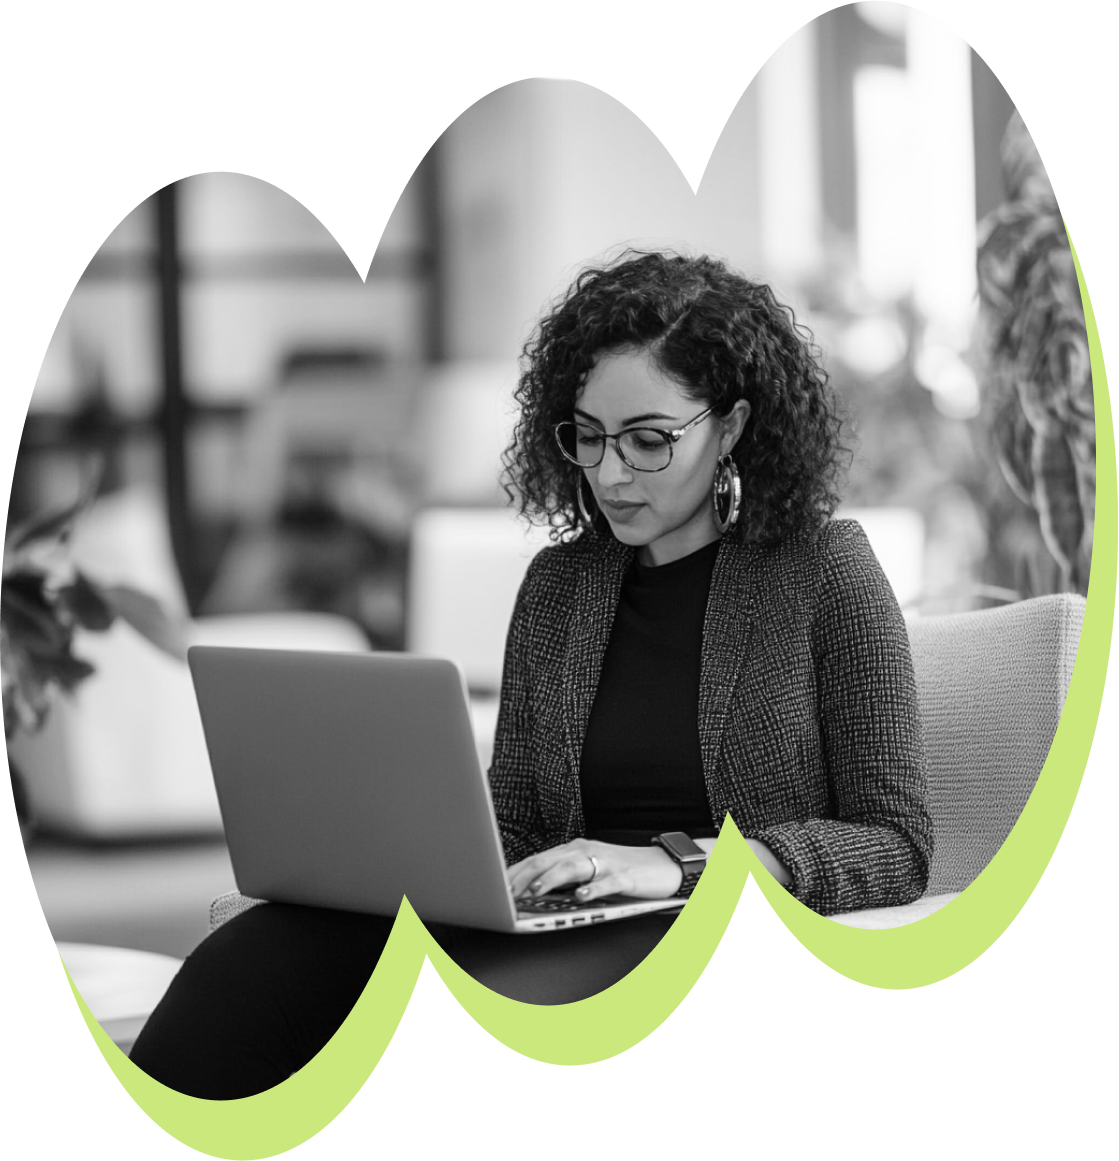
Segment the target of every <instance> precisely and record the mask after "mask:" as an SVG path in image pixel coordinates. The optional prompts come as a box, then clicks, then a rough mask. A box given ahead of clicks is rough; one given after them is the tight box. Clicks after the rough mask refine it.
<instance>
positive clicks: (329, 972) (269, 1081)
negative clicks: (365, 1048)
mask: <svg viewBox="0 0 1119 1161" xmlns="http://www.w3.org/2000/svg"><path fill="white" fill-rule="evenodd" d="M672 918H673V915H672V913H663V912H661V913H655V914H652V915H643V916H639V917H637V918H635V919H626V920H619V921H618V922H615V923H604V924H599V925H596V926H593V927H583V928H576V929H575V930H571V929H568V930H564V931H557V932H547V933H541V934H539V935H503V934H498V933H495V932H488V931H475V930H471V929H467V928H459V927H450V926H446V925H440V924H432V925H430V926H429V929H430V931H431V934H432V935H433V936H434V937H435V939H436V940H437V941H438V942H439V944H440V946H441V947H442V948H443V949H444V950H445V951H446V952H447V953H448V955H450V956H451V957H452V958H453V959H454V960H455V961H456V962H457V963H458V964H459V966H461V967H462V968H463V970H464V971H466V972H467V973H469V974H470V975H471V976H473V977H474V978H475V979H476V980H478V981H479V982H480V983H483V984H485V985H486V986H487V987H489V988H491V989H492V990H493V991H496V992H499V993H500V994H502V995H505V996H508V997H510V998H511V999H515V1000H522V1001H525V1002H527V1003H533V1004H565V1003H570V1002H572V1001H575V1000H582V999H585V998H586V997H587V996H592V995H595V994H596V993H597V992H601V991H603V990H604V989H605V988H608V987H610V985H611V984H614V983H616V982H617V981H618V980H620V979H621V978H622V977H623V976H625V975H627V974H628V973H629V972H630V971H631V970H632V969H633V968H634V967H636V966H637V964H639V963H640V962H641V960H643V959H644V958H645V956H646V955H648V954H649V952H650V951H652V949H653V948H654V947H655V946H656V944H657V943H658V942H659V941H660V939H661V937H662V936H663V935H664V933H665V932H666V931H667V930H668V928H669V926H670V925H671V923H672ZM391 929H392V920H391V919H384V918H381V917H378V916H374V915H358V914H355V913H353V912H348V911H330V910H325V909H322V908H317V907H295V906H289V905H286V904H279V903H269V904H267V905H265V906H261V907H254V908H253V909H252V910H250V911H247V912H245V913H243V914H242V915H239V916H237V918H236V919H233V920H231V921H230V922H229V923H226V924H225V925H224V926H222V927H220V928H218V930H217V931H215V932H214V933H213V934H211V935H210V936H209V937H208V938H207V939H205V940H203V942H202V943H201V944H199V946H198V947H197V948H195V950H194V951H193V952H192V953H191V954H190V955H189V956H188V957H187V959H186V962H185V963H184V964H183V967H182V969H181V971H180V972H179V974H178V975H177V976H176V977H175V979H174V980H173V981H172V983H171V986H170V988H168V990H167V994H166V995H165V996H164V997H163V999H162V1000H160V1002H159V1004H158V1006H157V1007H156V1009H155V1011H154V1012H153V1013H152V1015H151V1018H150V1019H149V1020H148V1022H147V1024H146V1025H145V1026H144V1029H143V1031H142V1032H141V1033H140V1035H139V1037H138V1038H137V1040H136V1043H135V1045H134V1046H133V1049H132V1054H131V1056H132V1060H133V1062H134V1063H135V1064H136V1065H137V1066H139V1067H140V1068H142V1069H143V1070H144V1072H146V1073H147V1074H148V1075H149V1076H152V1077H154V1078H155V1079H156V1080H158V1081H160V1082H161V1083H163V1084H165V1085H167V1086H168V1087H170V1088H173V1089H176V1090H177V1091H179V1092H182V1093H186V1094H187V1095H188V1096H195V1097H203V1098H206V1099H209V1100H230V1099H233V1098H236V1097H244V1096H251V1095H253V1094H254V1093H258V1092H263V1091H264V1090H265V1089H269V1088H272V1087H273V1086H274V1085H276V1084H279V1083H280V1081H282V1080H285V1079H286V1078H287V1077H288V1076H290V1075H291V1074H292V1073H293V1072H295V1071H297V1070H298V1069H300V1068H302V1067H303V1065H304V1064H306V1063H307V1062H308V1061H309V1060H310V1059H311V1058H312V1057H313V1056H315V1055H316V1054H317V1053H318V1052H319V1051H320V1049H322V1048H323V1047H324V1045H325V1044H326V1042H327V1041H328V1040H329V1039H330V1037H331V1036H332V1035H333V1034H334V1033H335V1031H337V1029H338V1028H339V1027H340V1025H341V1024H342V1022H343V1020H345V1018H346V1016H347V1015H348V1014H349V1012H350V1009H351V1008H353V1006H354V1004H355V1003H356V1002H357V999H358V997H359V996H360V995H361V992H362V990H363V989H364V987H365V985H366V983H367V982H368V980H369V976H370V975H371V973H372V971H373V969H374V967H376V965H377V960H378V959H379V958H380V955H381V951H382V950H383V948H384V946H385V943H386V941H387V940H388V936H389V932H390V931H391Z"/></svg>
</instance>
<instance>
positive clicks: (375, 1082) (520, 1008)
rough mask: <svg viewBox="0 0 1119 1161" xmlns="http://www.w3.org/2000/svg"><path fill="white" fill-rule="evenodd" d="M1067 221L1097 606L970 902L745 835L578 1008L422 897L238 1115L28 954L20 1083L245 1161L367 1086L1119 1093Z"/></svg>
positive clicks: (1087, 262) (7, 1014) (1102, 304)
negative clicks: (892, 903)
mask: <svg viewBox="0 0 1119 1161" xmlns="http://www.w3.org/2000/svg"><path fill="white" fill-rule="evenodd" d="M1066 225H1067V229H1068V235H1069V240H1070V243H1071V246H1073V253H1074V257H1075V259H1076V269H1077V275H1078V277H1080V284H1081V291H1082V295H1083V301H1084V309H1085V317H1086V322H1088V334H1089V344H1090V348H1091V358H1092V372H1093V381H1095V392H1096V416H1097V441H1098V448H1099V450H1098V456H1097V462H1098V477H1097V514H1096V521H1097V524H1096V539H1095V554H1093V561H1092V579H1091V587H1090V591H1089V597H1088V611H1086V614H1085V620H1084V630H1083V636H1082V639H1081V647H1080V654H1078V657H1077V662H1076V669H1075V672H1074V676H1073V684H1071V688H1070V691H1069V698H1068V702H1067V705H1066V708H1064V714H1063V716H1062V719H1061V724H1060V728H1059V730H1057V734H1056V738H1055V741H1054V744H1053V749H1052V751H1051V753H1049V758H1048V762H1047V763H1046V766H1045V770H1044V772H1042V774H1041V778H1040V780H1039V783H1038V786H1037V788H1035V791H1034V792H1033V795H1032V796H1031V799H1030V802H1028V805H1027V807H1026V809H1025V812H1024V814H1023V816H1021V819H1020V821H1019V823H1018V825H1017V827H1016V828H1015V830H1013V832H1012V834H1011V836H1010V838H1009V839H1008V842H1006V843H1005V845H1004V846H1003V849H1002V850H1001V852H999V853H998V856H997V857H996V858H995V860H994V861H992V863H991V864H990V866H989V867H988V868H987V871H984V872H983V874H982V875H981V877H980V878H979V879H977V880H976V882H975V884H974V885H973V886H972V887H969V888H968V890H967V892H965V894H963V895H962V896H961V897H960V899H958V900H956V901H954V902H953V903H951V904H950V906H948V907H947V908H945V909H944V910H941V911H939V913H937V914H936V915H933V916H931V917H930V918H927V920H924V921H922V922H921V923H916V924H912V925H910V926H905V928H898V929H894V930H887V931H862V930H858V929H850V928H845V926H842V925H839V924H837V923H832V922H831V921H829V920H825V918H821V917H820V916H816V915H814V914H813V913H810V911H808V910H807V909H804V908H803V907H801V904H800V903H797V902H795V901H794V900H793V899H792V897H790V896H788V895H787V894H786V893H785V892H784V889H782V888H780V887H779V886H778V885H777V882H775V881H774V880H772V879H770V878H768V875H766V874H765V872H763V871H761V870H760V866H759V864H758V863H757V861H756V860H755V859H753V857H752V856H751V853H750V852H749V850H748V848H746V846H745V843H743V841H742V839H741V837H739V836H738V834H737V831H735V830H734V827H732V824H728V827H727V828H725V829H724V831H723V836H722V838H721V839H720V843H719V845H717V848H716V850H715V853H714V856H713V857H712V860H710V865H709V867H708V871H707V873H706V874H705V875H703V879H702V881H701V885H700V887H699V889H698V890H696V892H695V895H694V896H693V899H692V901H691V903H690V904H688V907H687V909H686V910H685V911H684V913H683V915H681V916H680V918H679V920H678V921H677V923H676V924H674V925H673V926H672V929H671V931H670V932H669V935H667V937H666V938H665V939H664V942H663V943H662V944H660V946H659V947H658V949H657V950H656V952H655V953H654V954H652V956H651V957H650V958H649V959H648V960H647V961H645V962H644V964H643V965H642V966H641V967H640V968H637V971H635V972H634V973H633V974H631V975H630V976H628V978H627V979H625V980H622V981H621V982H620V983H619V985H616V986H615V987H614V988H612V989H611V990H609V991H607V993H605V994H602V995H600V996H595V997H594V998H592V1000H587V1001H584V1002H582V1003H579V1004H573V1005H564V1007H558V1008H534V1007H532V1005H526V1004H519V1003H514V1002H512V1001H508V1000H505V998H503V997H500V996H497V995H494V994H492V993H490V991H488V990H486V989H485V988H483V987H481V986H479V985H477V983H475V982H474V980H471V979H470V978H469V976H467V975H464V974H463V973H462V972H461V971H460V969H459V968H457V967H456V966H455V965H454V964H453V962H452V961H450V960H448V959H447V958H446V956H445V954H443V953H442V951H441V950H440V949H439V946H438V945H436V944H435V943H434V942H433V940H432V939H431V938H429V937H428V935H427V932H426V930H425V929H424V926H423V924H421V923H420V922H419V921H418V920H417V918H416V916H414V914H413V913H412V911H411V910H410V909H409V908H407V907H406V906H405V908H404V911H403V913H402V916H400V920H399V921H398V923H397V925H396V928H395V930H394V933H392V938H391V939H390V942H389V946H388V949H387V951H385V953H384V956H383V957H382V960H381V964H380V965H378V967H377V971H376V972H375V973H374V976H373V979H371V980H370V982H369V986H368V987H367V988H366V991H364V994H363V996H362V998H361V1001H360V1002H359V1004H358V1007H356V1008H355V1009H354V1011H353V1012H352V1014H351V1016H349V1018H348V1019H347V1022H346V1024H345V1025H344V1026H342V1029H341V1030H340V1031H339V1033H338V1034H337V1036H335V1037H334V1039H333V1040H332V1041H331V1044H330V1045H327V1047H326V1048H325V1050H324V1051H323V1053H320V1055H319V1057H318V1058H316V1060H313V1061H312V1062H311V1063H310V1065H309V1066H308V1067H306V1068H305V1069H303V1070H302V1072H301V1073H299V1074H297V1075H296V1076H294V1077H291V1079H290V1080H289V1081H287V1082H286V1083H283V1084H282V1086H279V1087H277V1088H276V1089H273V1090H272V1091H269V1093H266V1094H262V1095H260V1096H257V1097H252V1098H250V1099H246V1101H233V1102H212V1103H211V1102H204V1101H195V1099H190V1098H187V1097H182V1096H180V1095H179V1094H176V1093H173V1091H169V1090H167V1089H164V1088H163V1087H161V1086H159V1084H157V1083H154V1082H153V1081H151V1080H150V1079H149V1077H147V1076H146V1075H145V1074H143V1073H142V1072H140V1070H139V1069H137V1068H135V1067H133V1066H132V1065H131V1062H130V1061H128V1060H127V1059H125V1058H124V1057H123V1055H122V1054H121V1053H120V1052H118V1051H117V1048H116V1047H115V1046H114V1045H113V1043H111V1041H110V1040H109V1038H108V1037H107V1036H106V1034H104V1033H103V1032H102V1031H101V1029H100V1026H99V1025H98V1024H96V1023H95V1022H94V1019H93V1017H92V1016H91V1015H89V1011H88V1009H87V1008H86V1007H85V1004H84V1002H82V1001H81V998H80V996H79V994H78V993H77V990H75V989H74V987H73V985H72V983H71V981H70V978H68V975H67V974H66V971H65V968H64V967H63V964H62V960H60V958H59V956H58V953H57V952H55V951H6V952H5V953H3V957H2V1001H0V1003H2V1008H0V1043H2V1086H9V1084H10V1086H14V1087H17V1086H21V1084H28V1083H63V1082H67V1083H91V1084H92V1083H120V1084H121V1086H123V1088H124V1089H125V1090H127V1091H128V1094H129V1095H130V1097H131V1098H132V1099H133V1101H135V1102H136V1104H137V1106H138V1108H139V1109H142V1110H143V1111H144V1112H146V1113H147V1115H149V1116H150V1117H151V1118H152V1120H154V1122H156V1123H157V1124H158V1125H160V1126H161V1127H163V1128H164V1130H165V1131H167V1132H168V1133H171V1134H172V1135H173V1137H175V1138H178V1139H179V1140H181V1141H182V1142H183V1144H186V1145H188V1146H189V1147H192V1148H194V1149H197V1151H200V1152H203V1153H209V1154H211V1155H221V1156H226V1158H237V1156H257V1158H260V1156H267V1155H274V1154H276V1153H281V1152H284V1151H287V1149H291V1148H294V1147H296V1146H297V1145H299V1144H302V1142H303V1141H304V1140H306V1139H308V1138H310V1137H312V1135H313V1134H316V1133H317V1132H318V1131H319V1130H322V1128H323V1127H324V1126H325V1125H326V1124H329V1123H330V1122H331V1120H333V1119H334V1117H337V1116H338V1113H339V1112H341V1111H342V1110H344V1109H346V1106H347V1105H348V1103H349V1102H351V1101H352V1099H353V1098H354V1095H355V1094H356V1093H358V1091H359V1090H360V1089H361V1088H362V1086H364V1084H370V1086H389V1084H404V1086H416V1087H417V1088H423V1087H425V1086H432V1084H449V1086H478V1084H481V1086H486V1084H493V1086H500V1084H542V1086H559V1084H576V1086H590V1084H611V1086H641V1084H713V1086H714V1084H720V1086H728V1084H731V1086H742V1087H743V1088H748V1089H749V1088H750V1087H751V1086H760V1084H782V1086H790V1087H795V1086H802V1084H829V1086H831V1084H835V1086H839V1084H856V1086H867V1087H868V1088H872V1089H873V1088H874V1087H875V1086H881V1084H916V1086H937V1084H946V1086H963V1084H987V1086H1008V1087H1013V1086H1023V1084H1044V1086H1089V1084H1093V1086H1099V1084H1105V1086H1113V1084H1114V1082H1116V1079H1117V1063H1119V1036H1117V1034H1116V1033H1117V1026H1116V1023H1117V1021H1116V1017H1117V1000H1119V908H1116V906H1114V900H1116V897H1117V894H1119V861H1117V859H1116V858H1114V851H1116V836H1117V834H1119V724H1114V723H1117V722H1119V713H1117V709H1119V633H1117V610H1119V604H1117V593H1116V585H1114V579H1116V577H1117V576H1119V570H1117V567H1116V564H1117V562H1116V555H1117V545H1119V535H1117V528H1116V521H1117V507H1116V503H1114V496H1116V485H1114V478H1113V471H1114V468H1113V463H1114V462H1113V461H1112V460H1111V455H1112V454H1113V453H1110V452H1109V450H1107V449H1109V448H1112V447H1113V446H1114V444H1116V439H1117V392H1119V216H1117V215H1067V216H1066ZM374 1098H375V1097H374ZM440 1098H442V1097H440ZM496 1098H500V1096H499V1095H497V1096H496ZM614 1098H616V1097H614ZM763 1098H767V1097H763ZM807 1098H809V1099H817V1098H818V1097H815V1096H809V1097H807ZM909 1098H910V1099H912V1097H909ZM948 1098H950V1099H956V1098H958V1097H948Z"/></svg>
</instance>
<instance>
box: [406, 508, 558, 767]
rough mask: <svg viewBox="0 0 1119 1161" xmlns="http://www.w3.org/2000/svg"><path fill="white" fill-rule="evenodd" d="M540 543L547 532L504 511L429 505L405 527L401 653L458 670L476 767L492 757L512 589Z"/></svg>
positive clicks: (486, 764)
mask: <svg viewBox="0 0 1119 1161" xmlns="http://www.w3.org/2000/svg"><path fill="white" fill-rule="evenodd" d="M547 543H548V533H547V530H546V529H544V528H539V527H536V526H531V527H530V526H528V525H526V524H525V523H524V522H523V521H521V520H519V519H518V518H517V517H516V516H514V514H513V513H512V512H511V511H510V510H509V509H507V508H429V509H427V510H425V511H423V512H420V513H419V514H418V515H417V517H416V521H415V524H414V525H413V526H412V550H411V567H410V570H409V581H408V635H407V639H408V649H409V651H410V652H413V653H424V654H430V655H433V656H436V657H449V658H451V660H453V661H455V662H457V663H458V664H459V665H460V666H461V668H462V671H463V673H464V675H465V677H466V684H467V687H468V689H469V691H470V695H471V699H470V702H471V712H472V716H473V719H474V732H475V739H476V741H477V744H478V750H479V755H480V757H481V760H482V765H483V768H488V767H489V764H490V760H491V757H492V754H493V734H494V728H495V727H496V724H497V705H498V693H499V691H500V689H501V669H502V664H503V661H504V653H505V635H506V632H507V631H508V628H509V619H510V617H511V616H512V613H513V605H514V603H515V601H516V599H517V590H518V589H519V588H520V585H521V581H522V580H523V579H524V574H525V570H526V569H527V568H528V565H529V562H530V561H531V560H532V558H533V556H534V555H535V554H536V553H537V552H539V550H540V549H541V548H543V547H544V545H545V544H547Z"/></svg>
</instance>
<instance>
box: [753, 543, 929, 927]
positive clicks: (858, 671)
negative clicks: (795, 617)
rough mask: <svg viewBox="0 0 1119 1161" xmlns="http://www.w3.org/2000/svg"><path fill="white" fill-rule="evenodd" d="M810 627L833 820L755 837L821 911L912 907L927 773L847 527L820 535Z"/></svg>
mask: <svg viewBox="0 0 1119 1161" xmlns="http://www.w3.org/2000/svg"><path fill="white" fill-rule="evenodd" d="M825 537H826V540H827V543H826V544H825V548H824V552H823V557H824V559H823V567H822V569H821V570H820V572H821V584H820V586H819V589H818V596H817V602H816V614H815V619H814V622H813V655H814V660H815V665H816V682H817V704H818V707H819V729H820V733H821V740H822V743H823V756H824V762H825V766H826V776H827V779H828V785H829V792H830V795H831V799H832V802H833V806H834V817H833V818H826V819H809V820H804V821H797V822H788V823H783V824H778V825H775V826H772V827H769V828H767V829H765V830H763V831H759V832H757V833H756V837H757V838H759V839H760V840H761V841H763V842H765V843H766V844H768V845H769V846H770V848H771V849H772V850H773V851H774V853H775V854H776V855H777V857H778V858H780V859H781V861H782V862H783V863H785V865H786V866H788V867H789V869H790V870H791V872H792V875H793V882H792V884H791V885H790V890H791V891H792V892H793V894H794V895H795V896H796V897H797V898H798V899H800V900H801V902H802V903H804V904H805V905H806V906H808V907H811V908H812V909H813V910H815V911H818V912H820V913H821V914H825V915H826V914H835V913H837V912H842V911H854V910H860V909H862V908H868V907H888V906H896V905H899V904H902V903H909V902H912V901H913V900H914V899H916V898H918V897H919V896H920V895H921V894H922V893H923V892H924V890H925V887H926V885H927V883H928V876H929V864H930V861H931V859H932V825H931V822H930V819H929V814H928V808H927V778H928V776H927V769H926V760H925V751H924V743H923V738H922V733H921V723H920V717H919V713H918V708H917V691H916V683H915V680H914V676H913V663H912V660H911V657H910V651H909V636H908V633H907V632H906V628H905V621H904V620H903V618H902V615H901V611H900V609H899V608H898V604H897V600H896V599H895V597H894V593H893V590H892V589H891V588H890V585H889V582H888V581H887V580H886V577H885V574H884V573H883V572H882V568H881V566H880V565H879V563H878V560H877V558H876V557H875V555H874V552H873V550H872V549H871V547H870V544H869V542H868V541H867V539H866V534H865V533H864V532H863V530H862V529H861V528H860V527H859V526H858V525H857V524H854V523H848V522H843V523H841V524H837V525H832V526H831V527H830V528H829V530H828V532H827V533H825Z"/></svg>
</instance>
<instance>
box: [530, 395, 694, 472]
mask: <svg viewBox="0 0 1119 1161" xmlns="http://www.w3.org/2000/svg"><path fill="white" fill-rule="evenodd" d="M711 412H712V408H710V407H709V408H707V410H706V411H701V412H700V413H699V415H697V416H696V417H695V419H693V420H691V422H690V423H686V424H684V426H683V427H678V428H676V429H675V430H674V431H661V430H660V429H659V428H656V427H627V428H626V429H625V431H619V432H618V433H617V434H615V435H611V434H610V433H609V432H607V431H602V430H601V429H599V428H597V427H592V426H591V425H590V424H589V423H580V422H579V421H578V420H570V419H568V420H564V422H563V423H557V424H556V426H555V427H554V428H553V430H554V431H555V433H556V443H558V444H559V449H560V451H561V452H563V455H564V458H565V459H568V460H570V461H571V462H572V463H573V464H577V465H578V466H579V467H581V468H597V467H598V465H599V464H600V463H602V457H603V456H604V455H605V454H606V441H607V440H608V439H612V440H613V441H614V450H615V451H616V452H617V453H618V455H619V457H620V458H621V461H622V463H623V464H625V465H626V466H627V467H630V468H632V469H633V470H634V471H635V472H663V471H664V469H665V468H667V467H668V465H669V464H670V463H672V448H673V447H674V446H675V444H676V442H677V441H678V440H679V439H680V438H681V436H683V435H685V434H687V433H688V432H689V431H691V430H692V428H693V427H696V426H697V425H699V424H701V423H702V422H703V421H704V420H705V419H706V418H707V417H708V416H709V415H710V414H711Z"/></svg>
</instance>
